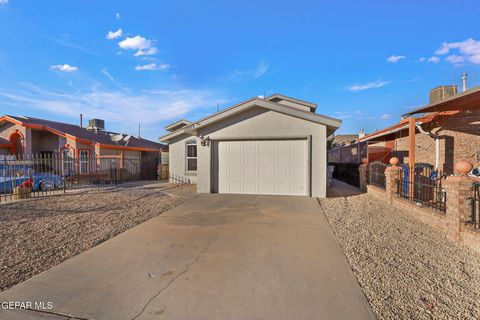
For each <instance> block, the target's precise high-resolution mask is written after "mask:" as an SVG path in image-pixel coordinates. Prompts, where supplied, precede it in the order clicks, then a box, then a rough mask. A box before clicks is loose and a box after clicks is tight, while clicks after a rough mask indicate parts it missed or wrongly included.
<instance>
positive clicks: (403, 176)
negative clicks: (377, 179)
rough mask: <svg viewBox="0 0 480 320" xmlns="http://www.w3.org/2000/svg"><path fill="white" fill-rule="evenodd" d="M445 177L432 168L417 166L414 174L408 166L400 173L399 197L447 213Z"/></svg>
mask: <svg viewBox="0 0 480 320" xmlns="http://www.w3.org/2000/svg"><path fill="white" fill-rule="evenodd" d="M443 180H444V175H443V173H442V172H441V171H439V170H433V168H431V167H430V166H421V165H416V166H415V169H414V172H413V174H410V169H409V167H408V166H404V167H403V170H402V171H401V172H400V179H399V181H398V195H399V196H400V197H402V198H404V199H407V200H409V201H411V202H414V203H416V204H418V205H421V206H423V207H428V208H431V209H433V210H435V211H438V212H441V213H445V211H446V203H447V194H446V191H445V188H444V187H443V185H442V184H443Z"/></svg>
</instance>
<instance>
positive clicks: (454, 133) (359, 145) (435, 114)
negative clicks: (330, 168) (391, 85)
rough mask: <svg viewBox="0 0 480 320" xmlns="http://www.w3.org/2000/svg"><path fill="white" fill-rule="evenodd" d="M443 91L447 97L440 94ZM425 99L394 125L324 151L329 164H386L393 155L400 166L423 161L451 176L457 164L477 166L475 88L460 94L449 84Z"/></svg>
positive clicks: (479, 135) (479, 102) (479, 125)
mask: <svg viewBox="0 0 480 320" xmlns="http://www.w3.org/2000/svg"><path fill="white" fill-rule="evenodd" d="M446 89H450V91H446V92H447V93H448V94H440V95H439V93H442V92H445V90H446ZM439 91H441V92H439ZM432 97H433V98H432ZM430 99H431V101H430V103H429V104H428V105H426V106H423V107H420V108H417V109H416V110H413V111H411V112H409V113H407V114H405V115H404V118H403V119H402V120H401V121H400V122H399V123H397V124H395V125H393V126H390V127H388V128H385V129H382V130H378V131H376V132H373V133H371V134H369V135H366V136H365V137H363V138H359V139H358V140H357V141H356V142H355V143H353V144H351V145H349V146H345V147H343V148H339V149H335V150H331V151H329V161H330V162H332V163H352V162H357V163H358V162H359V161H360V160H361V159H362V158H363V157H367V158H368V159H369V161H370V162H372V161H382V162H384V163H388V161H389V159H390V158H391V157H393V156H395V157H398V158H399V159H400V160H401V162H403V163H409V164H411V163H412V162H415V163H428V164H431V165H432V166H433V167H434V168H437V169H440V170H442V171H444V172H446V173H453V165H454V163H455V162H457V161H459V160H468V161H470V162H471V163H472V164H473V165H474V167H475V168H478V167H480V87H476V88H473V89H471V90H467V91H465V92H462V93H460V94H457V92H456V87H454V86H444V87H439V88H436V89H434V90H432V92H431V94H430ZM417 114H419V115H420V116H418V117H416V115H417ZM411 132H414V134H413V135H412V134H410V133H411Z"/></svg>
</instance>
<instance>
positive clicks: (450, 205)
mask: <svg viewBox="0 0 480 320" xmlns="http://www.w3.org/2000/svg"><path fill="white" fill-rule="evenodd" d="M473 182H474V180H473V179H472V178H470V177H468V176H450V177H448V178H447V180H446V181H445V189H446V193H447V212H446V218H447V235H448V236H449V237H450V238H452V239H454V240H457V241H460V240H461V239H460V232H461V231H462V229H463V228H464V224H465V221H467V220H469V216H470V214H471V209H472V208H471V206H472V203H471V200H470V199H471V197H472V194H473Z"/></svg>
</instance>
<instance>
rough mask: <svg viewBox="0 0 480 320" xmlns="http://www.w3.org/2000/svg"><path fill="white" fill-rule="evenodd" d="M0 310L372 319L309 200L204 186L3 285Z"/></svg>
mask: <svg viewBox="0 0 480 320" xmlns="http://www.w3.org/2000/svg"><path fill="white" fill-rule="evenodd" d="M6 301H24V302H25V301H29V302H45V303H47V302H51V303H52V304H53V309H50V310H43V311H30V310H16V311H10V310H3V309H1V305H0V319H69V318H72V319H99V320H100V319H114V320H118V319H129V320H130V319H208V320H212V319H288V320H292V319H372V318H374V316H373V313H372V312H371V309H370V307H369V305H368V302H367V300H366V298H365V296H364V294H363V292H362V291H361V289H360V287H359V285H358V283H357V281H356V279H355V278H354V276H353V273H352V271H351V269H350V267H349V265H348V262H347V261H346V258H345V255H344V253H343V251H342V249H341V248H340V246H339V245H338V243H337V240H336V239H335V236H334V235H333V233H332V230H331V229H330V226H329V224H328V222H327V220H326V218H325V216H324V215H323V214H322V213H321V210H320V208H319V206H318V203H317V202H316V200H315V199H310V198H303V197H279V196H249V195H202V196H200V197H198V198H196V199H194V200H192V201H190V202H188V203H186V204H184V205H182V206H179V207H177V208H175V209H173V210H171V211H169V212H167V213H165V214H163V215H161V216H159V217H156V218H153V219H152V220H150V221H148V222H146V223H143V224H141V225H139V226H137V227H135V228H133V229H130V230H129V231H127V232H125V233H123V234H121V235H119V236H117V237H115V238H113V239H111V240H109V241H106V242H104V243H102V244H101V245H99V246H97V247H95V248H93V249H90V250H88V251H86V252H84V253H82V254H80V255H78V256H76V257H74V258H72V259H70V260H68V261H66V262H64V263H62V264H60V265H58V266H56V267H54V268H52V269H50V270H48V271H46V272H44V273H42V274H40V275H38V276H35V277H33V278H31V279H30V280H27V281H25V282H23V283H22V284H20V285H18V286H15V287H13V288H11V289H9V290H7V291H5V292H3V293H1V294H0V303H1V302H6Z"/></svg>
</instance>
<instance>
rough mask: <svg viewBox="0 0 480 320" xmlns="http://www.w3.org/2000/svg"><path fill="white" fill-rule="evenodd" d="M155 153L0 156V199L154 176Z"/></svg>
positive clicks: (31, 195)
mask: <svg viewBox="0 0 480 320" xmlns="http://www.w3.org/2000/svg"><path fill="white" fill-rule="evenodd" d="M158 164H159V157H158V156H151V155H143V154H140V153H139V154H138V156H137V155H128V156H127V155H116V154H114V155H103V156H96V155H89V154H82V153H79V155H78V156H75V157H74V156H72V155H71V154H70V153H49V154H34V155H28V156H11V155H2V156H0V202H8V201H12V200H18V199H24V198H30V197H38V196H42V195H47V194H53V193H62V192H65V191H66V190H67V189H79V188H95V187H102V186H105V185H114V184H118V183H121V182H123V181H132V180H156V179H157V172H158Z"/></svg>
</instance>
